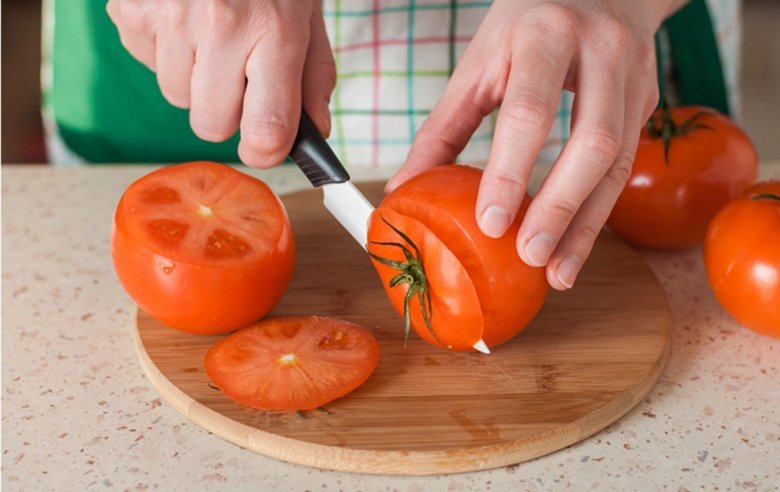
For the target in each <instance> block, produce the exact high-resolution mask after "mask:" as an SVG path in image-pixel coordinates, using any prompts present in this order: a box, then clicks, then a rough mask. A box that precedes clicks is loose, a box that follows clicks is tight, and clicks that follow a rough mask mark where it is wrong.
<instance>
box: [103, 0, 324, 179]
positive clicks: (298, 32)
mask: <svg viewBox="0 0 780 492" xmlns="http://www.w3.org/2000/svg"><path fill="white" fill-rule="evenodd" d="M106 10H107V11H108V15H109V16H110V17H111V19H112V21H113V22H114V24H116V26H117V28H118V30H119V35H120V38H121V40H122V44H123V45H124V46H125V47H126V48H127V50H128V51H130V53H131V54H132V55H133V56H134V57H135V58H137V59H138V60H139V61H140V62H141V63H143V64H144V65H146V66H147V67H149V68H150V69H152V70H153V71H155V72H156V73H157V81H158V83H159V85H160V90H161V91H162V93H163V96H165V98H166V99H167V100H168V102H170V103H171V104H173V105H174V106H177V107H180V108H190V126H192V130H193V131H194V132H195V134H196V135H198V136H199V137H200V138H202V139H203V140H208V141H212V142H219V141H223V140H227V139H228V138H230V137H231V136H232V135H233V134H234V133H235V132H236V130H238V129H239V126H240V129H241V142H240V144H239V147H238V153H239V156H240V157H241V160H242V161H244V162H245V163H246V164H248V165H250V166H254V167H269V166H273V165H276V164H279V163H280V162H282V161H283V160H284V158H285V156H286V155H287V153H288V152H289V150H290V148H291V147H292V143H293V140H294V138H295V134H296V132H297V130H298V122H299V119H300V112H301V107H303V109H304V110H305V111H306V112H307V113H308V115H309V116H310V117H311V118H312V121H314V123H315V125H317V128H318V129H319V130H320V132H322V133H323V134H324V135H326V136H327V135H328V133H329V132H330V113H329V110H328V101H329V99H330V94H331V92H332V91H333V88H334V86H335V84H336V68H335V64H334V62H333V54H332V52H331V49H330V44H329V42H328V37H327V34H326V32H325V25H324V23H323V19H322V11H321V5H320V1H319V0H296V1H295V2H290V1H285V0H234V1H230V2H226V1H211V0H208V1H207V0H197V1H193V0H109V2H108V5H107V7H106Z"/></svg>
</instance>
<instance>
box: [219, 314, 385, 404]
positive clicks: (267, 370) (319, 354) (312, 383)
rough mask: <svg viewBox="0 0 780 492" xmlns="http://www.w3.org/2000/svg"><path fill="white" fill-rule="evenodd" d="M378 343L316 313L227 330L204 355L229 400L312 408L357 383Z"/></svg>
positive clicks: (371, 366) (355, 328)
mask: <svg viewBox="0 0 780 492" xmlns="http://www.w3.org/2000/svg"><path fill="white" fill-rule="evenodd" d="M378 361H379V344H378V343H377V341H376V339H375V338H374V337H373V336H372V335H371V334H370V333H369V332H367V331H366V330H364V329H363V328H361V327H360V326H358V325H356V324H353V323H349V322H346V321H342V320H338V319H334V318H326V317H321V316H301V317H285V318H269V319H266V320H263V321H260V322H259V323H257V324H254V325H252V326H248V327H245V328H242V329H240V330H238V331H237V332H235V333H233V334H231V335H228V336H227V337H225V338H223V339H222V340H220V341H219V342H217V343H216V344H215V345H214V346H212V347H211V348H210V349H209V350H208V352H206V357H205V369H206V374H207V375H208V377H209V378H210V379H211V381H212V382H213V383H214V384H215V385H216V386H217V387H218V388H219V389H220V390H221V391H222V392H223V393H224V394H225V395H226V396H227V397H228V398H230V399H231V400H233V401H234V402H236V403H239V404H242V405H246V406H250V407H253V408H259V409H266V410H312V409H315V408H317V407H320V406H322V405H325V404H326V403H328V402H330V401H332V400H335V399H337V398H340V397H342V396H344V395H346V394H347V393H350V392H351V391H353V390H354V389H356V388H357V387H359V386H360V385H362V384H363V383H364V382H365V381H366V380H367V379H368V378H369V377H370V376H371V373H372V372H373V371H374V369H375V368H376V365H377V363H378Z"/></svg>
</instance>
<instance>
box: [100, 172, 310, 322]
mask: <svg viewBox="0 0 780 492" xmlns="http://www.w3.org/2000/svg"><path fill="white" fill-rule="evenodd" d="M111 254H112V257H113V259H114V268H115V269H116V273H117V276H118V277H119V280H120V282H121V283H122V285H123V286H124V288H125V290H126V291H127V293H128V294H129V295H130V297H132V298H133V300H134V301H135V302H137V303H138V305H139V306H141V307H142V308H143V309H145V310H146V311H148V312H149V314H151V315H152V316H154V317H155V318H156V319H158V320H159V321H161V322H163V323H164V324H166V325H168V326H171V327H173V328H178V329H180V330H184V331H188V332H192V333H202V334H216V333H226V332H229V331H232V330H235V329H236V328H239V327H241V326H243V325H246V324H249V323H251V322H253V321H256V320H257V319H259V318H261V317H263V316H264V315H265V314H266V313H268V311H270V310H271V309H272V308H273V307H274V306H275V305H276V303H277V302H278V301H279V299H280V298H281V297H282V294H283V293H284V291H285V290H286V288H287V285H288V283H289V281H290V277H291V276H292V271H293V263H294V260H295V243H294V240H293V234H292V230H291V228H290V222H289V220H288V218H287V213H286V212H285V210H284V207H283V206H282V202H281V201H280V200H279V198H278V197H277V196H276V195H274V193H273V192H272V191H271V189H270V188H268V186H267V185H266V184H265V183H263V182H262V181H260V180H258V179H255V178H253V177H251V176H249V175H247V174H244V173H242V172H240V171H237V170H235V169H232V168H230V167H229V166H225V165H222V164H217V163H214V162H190V163H186V164H179V165H175V166H168V167H165V168H162V169H159V170H156V171H154V172H151V173H149V174H147V175H146V176H144V177H142V178H141V179H139V180H137V181H135V182H134V183H133V184H131V185H130V187H129V188H128V189H127V190H126V191H125V193H124V195H123V196H122V198H121V199H120V200H119V204H118V205H117V208H116V212H115V213H114V222H113V227H112V231H111Z"/></svg>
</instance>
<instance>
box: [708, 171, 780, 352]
mask: <svg viewBox="0 0 780 492" xmlns="http://www.w3.org/2000/svg"><path fill="white" fill-rule="evenodd" d="M704 263H705V266H706V268H707V277H708V280H709V283H710V287H711V288H712V292H713V293H714V294H715V298H716V299H717V300H718V302H719V303H720V305H721V306H723V309H725V310H726V312H728V313H729V314H730V315H731V316H732V317H733V318H734V319H736V320H737V321H738V322H739V323H740V324H742V325H744V326H745V327H747V328H750V329H751V330H754V331H756V332H758V333H763V334H765V335H770V336H773V337H778V338H780V181H767V182H764V183H759V184H756V185H754V186H752V187H751V188H749V189H748V190H747V191H746V192H745V193H744V194H742V195H741V196H740V197H739V198H736V199H735V200H733V201H731V202H730V203H729V204H728V205H726V206H725V207H723V209H722V210H721V211H720V212H718V215H716V216H715V218H714V219H712V222H710V226H709V228H708V229H707V237H706V239H705V241H704Z"/></svg>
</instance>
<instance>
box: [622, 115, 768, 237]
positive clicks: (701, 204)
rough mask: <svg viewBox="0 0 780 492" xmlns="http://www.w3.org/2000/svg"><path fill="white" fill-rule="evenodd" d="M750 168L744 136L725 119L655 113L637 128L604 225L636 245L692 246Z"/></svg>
mask: <svg viewBox="0 0 780 492" xmlns="http://www.w3.org/2000/svg"><path fill="white" fill-rule="evenodd" d="M757 170H758V164H757V158H756V152H755V150H754V148H753V145H752V143H751V142H750V139H749V138H748V137H747V135H745V133H744V132H743V131H742V130H741V129H740V128H739V127H738V126H737V125H736V124H734V122H732V121H731V120H730V119H728V118H727V117H726V116H723V115H721V114H719V113H717V112H715V111H714V110H711V109H708V108H704V107H698V106H686V107H676V108H668V109H667V110H659V111H657V112H656V113H655V114H654V115H653V116H652V117H651V119H650V121H649V123H648V125H647V126H646V127H645V128H644V129H643V130H642V134H641V136H640V139H639V146H638V148H637V152H636V158H635V160H634V166H633V169H632V171H631V176H630V178H629V179H628V183H627V184H626V187H625V189H624V190H623V192H622V193H621V195H620V197H619V198H618V200H617V203H616V204H615V207H614V209H613V210H612V215H611V216H610V217H609V220H608V221H607V224H608V225H609V227H610V228H611V229H612V230H613V231H615V233H617V234H618V235H619V236H621V237H622V238H623V239H625V240H627V241H629V242H631V243H634V244H637V245H640V246H647V247H651V248H681V247H689V246H695V245H697V244H700V243H701V242H702V240H703V239H704V234H705V232H706V230H707V224H708V223H709V221H710V219H712V217H713V216H714V215H715V214H716V213H717V212H718V210H720V208H721V207H722V206H723V205H724V204H725V203H726V202H728V201H729V200H730V199H732V198H734V197H736V196H737V195H739V194H740V193H741V192H742V191H744V190H745V189H746V188H747V187H748V186H750V185H751V184H752V183H753V182H754V181H755V179H756V173H757Z"/></svg>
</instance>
